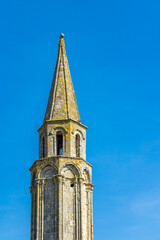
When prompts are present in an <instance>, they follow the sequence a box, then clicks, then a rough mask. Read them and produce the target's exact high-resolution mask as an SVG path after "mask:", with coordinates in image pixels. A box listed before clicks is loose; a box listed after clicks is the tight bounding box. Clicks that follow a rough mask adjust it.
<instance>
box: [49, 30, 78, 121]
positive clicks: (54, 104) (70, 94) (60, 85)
mask: <svg viewBox="0 0 160 240" xmlns="http://www.w3.org/2000/svg"><path fill="white" fill-rule="evenodd" d="M63 37H64V34H61V36H60V41H59V50H58V57H57V63H56V67H55V72H54V77H53V82H52V87H51V91H50V95H49V100H48V105H47V110H46V114H45V118H44V122H45V121H46V120H61V119H72V120H75V121H78V122H80V117H79V112H78V107H77V102H76V97H75V92H74V88H73V83H72V79H71V74H70V70H69V65H68V60H67V56H66V51H65V43H64V39H63Z"/></svg>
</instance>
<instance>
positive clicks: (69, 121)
mask: <svg viewBox="0 0 160 240" xmlns="http://www.w3.org/2000/svg"><path fill="white" fill-rule="evenodd" d="M86 129H87V127H86V126H84V125H83V124H81V122H80V118H79V112H78V107H77V103H76V98H75V93H74V89H73V84H72V80H71V75H70V71H69V66H68V61H67V57H66V52H65V47H64V39H63V35H61V38H60V42H59V52H58V58H57V64H56V68H55V73H54V78H53V83H52V87H51V92H50V96H49V101H48V106H47V110H46V114H45V119H44V124H43V125H42V127H41V128H40V129H39V130H38V132H39V159H38V160H36V161H35V162H34V164H33V165H32V167H31V168H30V171H31V188H30V189H31V240H93V216H92V191H93V184H92V166H91V165H90V164H89V163H88V162H87V161H86Z"/></svg>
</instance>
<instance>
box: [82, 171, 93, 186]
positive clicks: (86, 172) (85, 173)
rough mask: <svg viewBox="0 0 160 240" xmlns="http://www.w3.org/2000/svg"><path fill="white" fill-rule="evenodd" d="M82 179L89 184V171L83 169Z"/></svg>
mask: <svg viewBox="0 0 160 240" xmlns="http://www.w3.org/2000/svg"><path fill="white" fill-rule="evenodd" d="M83 178H84V181H85V182H87V183H88V182H91V177H90V173H89V170H88V169H87V168H85V169H84V170H83Z"/></svg>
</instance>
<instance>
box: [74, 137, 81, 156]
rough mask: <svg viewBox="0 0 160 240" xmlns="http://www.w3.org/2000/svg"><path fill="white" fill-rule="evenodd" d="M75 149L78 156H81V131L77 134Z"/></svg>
mask: <svg viewBox="0 0 160 240" xmlns="http://www.w3.org/2000/svg"><path fill="white" fill-rule="evenodd" d="M75 149H76V157H81V137H80V135H79V133H76V135H75Z"/></svg>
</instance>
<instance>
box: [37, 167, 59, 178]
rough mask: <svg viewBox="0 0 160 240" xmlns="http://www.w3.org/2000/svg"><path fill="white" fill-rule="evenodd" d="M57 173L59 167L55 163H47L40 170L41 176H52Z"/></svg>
mask: <svg viewBox="0 0 160 240" xmlns="http://www.w3.org/2000/svg"><path fill="white" fill-rule="evenodd" d="M56 174H57V168H56V167H55V166H53V165H46V166H44V167H43V168H42V169H41V171H40V178H52V177H54V176H55V175H56Z"/></svg>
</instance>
